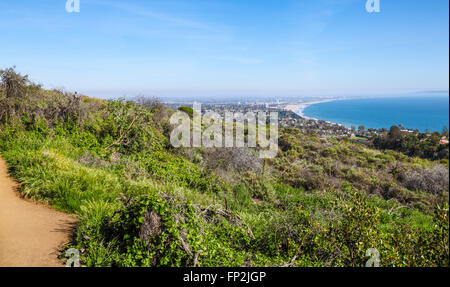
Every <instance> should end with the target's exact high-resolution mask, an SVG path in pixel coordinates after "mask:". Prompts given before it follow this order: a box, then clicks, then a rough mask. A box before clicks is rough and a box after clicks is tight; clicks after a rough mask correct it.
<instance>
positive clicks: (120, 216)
mask: <svg viewBox="0 0 450 287" xmlns="http://www.w3.org/2000/svg"><path fill="white" fill-rule="evenodd" d="M0 74H1V80H2V82H1V86H0V153H1V155H2V156H3V157H4V159H5V160H6V161H7V163H8V166H9V170H10V173H11V175H12V176H14V177H15V178H16V179H17V180H18V181H19V182H20V183H21V188H20V191H21V193H22V194H23V195H24V196H26V197H28V198H31V199H37V200H40V201H42V202H46V203H49V204H51V206H52V207H53V208H55V209H56V210H61V211H65V212H69V213H73V214H76V215H77V216H78V218H79V223H78V226H77V227H76V230H75V234H74V236H73V240H72V241H71V242H70V244H69V245H70V247H72V248H76V249H78V250H80V251H81V260H82V265H83V266H361V267H362V266H365V264H366V262H367V260H368V259H369V257H367V256H366V251H367V250H368V249H369V248H376V249H377V250H379V252H380V256H381V262H380V265H381V266H448V265H449V238H448V225H449V217H448V215H449V209H448V200H449V197H448V196H449V193H448V189H449V172H448V161H430V160H427V159H421V158H417V157H409V156H407V155H404V154H402V153H399V152H395V151H392V150H385V151H379V150H373V149H370V148H368V147H366V146H362V145H359V144H356V143H351V142H348V141H345V140H344V141H337V140H334V139H319V138H318V137H316V136H315V135H314V133H310V134H303V133H301V132H300V130H298V129H296V128H284V129H281V130H280V139H279V147H280V150H279V152H278V155H277V157H276V158H274V159H267V160H264V161H263V160H261V159H259V157H258V154H257V153H256V152H255V151H254V150H252V149H247V148H241V149H234V148H233V149H207V148H189V149H188V148H183V149H178V148H177V149H175V148H173V147H172V146H171V145H170V142H169V135H170V131H171V130H172V128H173V127H172V126H171V125H170V124H169V117H170V115H171V114H172V113H173V112H174V111H172V110H170V109H168V108H166V107H165V106H164V105H162V104H161V103H159V102H158V101H155V100H145V99H141V100H139V101H126V100H124V99H122V100H115V101H112V100H111V101H103V100H99V99H94V98H89V97H85V96H77V95H73V94H69V93H65V92H62V91H56V90H45V89H43V88H42V87H40V86H39V85H36V84H34V83H31V82H30V81H29V80H28V78H27V77H26V76H22V75H20V74H18V73H16V72H15V71H14V70H13V69H7V70H5V71H0Z"/></svg>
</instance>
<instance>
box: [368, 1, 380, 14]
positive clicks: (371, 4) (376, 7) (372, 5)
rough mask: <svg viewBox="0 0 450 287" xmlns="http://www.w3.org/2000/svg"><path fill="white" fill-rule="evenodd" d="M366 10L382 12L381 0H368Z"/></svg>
mask: <svg viewBox="0 0 450 287" xmlns="http://www.w3.org/2000/svg"><path fill="white" fill-rule="evenodd" d="M366 11H367V12H369V13H373V12H376V13H380V0H367V2H366Z"/></svg>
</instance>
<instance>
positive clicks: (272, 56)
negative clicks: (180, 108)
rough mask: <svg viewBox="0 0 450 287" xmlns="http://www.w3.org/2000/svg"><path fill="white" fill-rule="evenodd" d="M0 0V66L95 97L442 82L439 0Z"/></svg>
mask: <svg viewBox="0 0 450 287" xmlns="http://www.w3.org/2000/svg"><path fill="white" fill-rule="evenodd" d="M380 3H381V11H380V13H368V12H367V11H366V0H340V1H338V0H336V1H331V0H305V1H294V0H290V1H289V0H280V1H269V0H267V1H262V0H260V1H242V0H227V1H224V0H222V1H219V0H153V1H145V2H144V1H138V0H129V1H119V0H115V1H105V0H80V4H81V6H80V12H79V13H68V12H67V11H66V9H65V7H66V0H60V1H54V0H42V1H32V0H22V1H2V2H0V33H1V34H2V38H3V39H4V41H3V45H0V69H2V68H6V67H11V66H16V67H17V68H16V69H17V71H19V72H20V73H23V74H29V75H30V78H31V79H32V80H34V81H37V82H40V83H42V84H43V85H44V86H45V87H46V88H64V89H66V90H68V91H78V92H80V93H84V94H87V95H90V96H97V97H102V98H107V97H119V96H124V95H128V96H130V97H132V96H137V95H145V96H150V97H151V96H154V97H163V98H167V97H193V96H199V97H209V96H211V97H215V96H216V97H220V96H227V95H229V96H242V97H245V96H252V97H253V96H254V97H264V96H269V97H270V96H277V95H279V96H281V97H289V96H307V95H322V96H325V95H346V94H348V95H366V94H394V93H411V92H417V91H435V90H440V91H441V90H444V91H448V86H449V82H448V78H449V56H448V54H449V12H448V11H449V2H448V1H447V0H434V1H410V0H395V1H387V0H385V1H383V0H381V1H380Z"/></svg>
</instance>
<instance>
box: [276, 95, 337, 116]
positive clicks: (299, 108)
mask: <svg viewBox="0 0 450 287" xmlns="http://www.w3.org/2000/svg"><path fill="white" fill-rule="evenodd" d="M335 100H336V99H326V100H316V101H309V102H303V103H298V104H290V105H287V106H286V107H284V110H286V111H291V112H294V113H296V114H298V115H299V116H301V117H302V118H305V119H309V118H308V117H307V116H305V115H304V114H303V110H304V109H305V108H306V107H308V106H310V105H315V104H320V103H326V102H331V101H335Z"/></svg>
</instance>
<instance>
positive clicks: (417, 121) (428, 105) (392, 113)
mask: <svg viewBox="0 0 450 287" xmlns="http://www.w3.org/2000/svg"><path fill="white" fill-rule="evenodd" d="M302 113H303V115H305V116H307V117H310V118H315V119H320V120H326V121H330V122H333V123H339V124H342V125H345V126H347V127H349V128H350V127H351V126H355V127H358V126H361V125H362V126H365V127H366V128H377V129H378V128H387V129H389V128H390V127H391V126H393V125H398V124H402V125H403V126H404V127H406V128H409V129H418V130H420V131H422V132H425V131H426V130H427V129H428V130H430V131H432V132H433V131H439V132H441V131H442V129H443V127H444V126H447V127H449V95H448V94H446V95H444V96H443V95H428V96H403V97H383V98H370V99H351V100H338V101H332V102H325V103H319V104H314V105H310V106H308V107H306V108H305V109H304V110H303V111H302Z"/></svg>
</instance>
